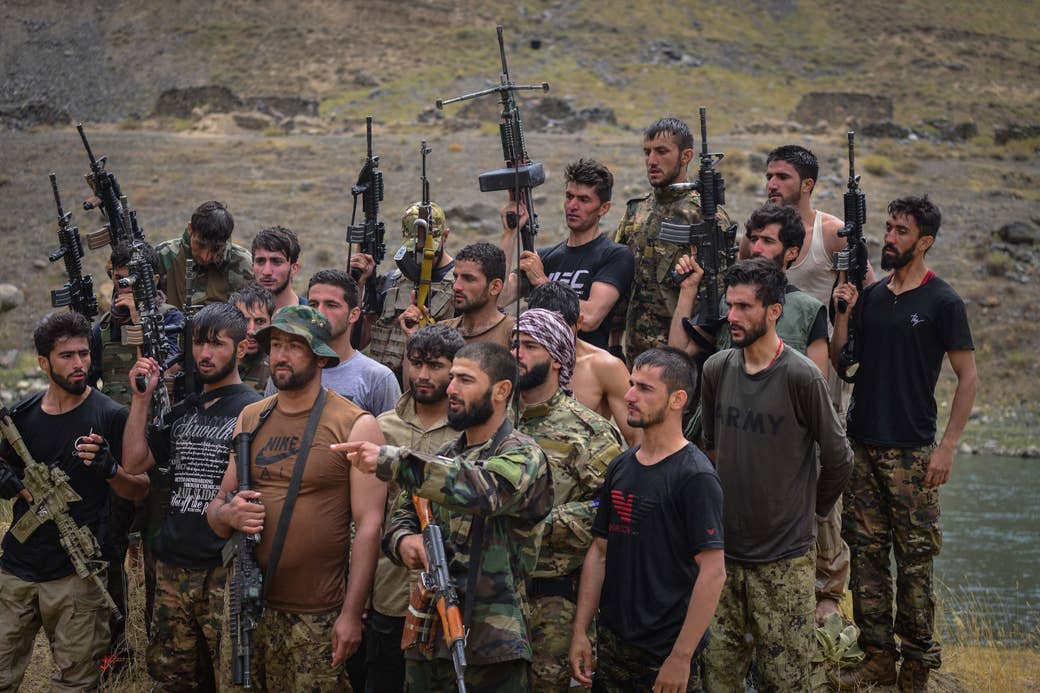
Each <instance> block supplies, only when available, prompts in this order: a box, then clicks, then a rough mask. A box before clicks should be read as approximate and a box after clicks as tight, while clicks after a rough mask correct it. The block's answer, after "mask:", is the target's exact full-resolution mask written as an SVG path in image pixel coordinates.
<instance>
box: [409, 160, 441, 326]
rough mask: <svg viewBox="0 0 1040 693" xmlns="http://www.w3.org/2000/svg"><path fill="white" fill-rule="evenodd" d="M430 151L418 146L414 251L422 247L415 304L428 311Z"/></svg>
mask: <svg viewBox="0 0 1040 693" xmlns="http://www.w3.org/2000/svg"><path fill="white" fill-rule="evenodd" d="M431 151H432V150H431V149H430V148H429V147H427V146H426V140H423V141H422V144H421V145H419V155H420V156H421V157H422V202H420V203H419V218H418V219H416V220H415V223H414V224H413V228H414V229H415V245H416V249H418V247H419V246H420V245H422V249H423V251H422V252H423V254H422V263H421V265H420V267H419V285H418V286H417V287H416V290H415V304H416V305H417V306H422V307H424V308H427V309H429V307H430V285H431V283H432V281H433V260H434V256H435V255H436V254H437V249H436V247H435V241H434V238H433V207H432V206H431V203H430V181H429V179H428V178H427V177H426V155H427V154H429V153H430V152H431ZM433 323H434V320H433V317H432V316H430V315H429V313H428V312H427V314H426V315H425V316H424V317H423V318H422V319H421V320H420V321H419V327H424V326H426V325H432V324H433Z"/></svg>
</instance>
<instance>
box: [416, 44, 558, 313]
mask: <svg viewBox="0 0 1040 693" xmlns="http://www.w3.org/2000/svg"><path fill="white" fill-rule="evenodd" d="M496 31H497V32H498V51H499V55H500V56H501V59H502V74H501V76H500V78H499V85H498V86H497V87H491V88H490V89H484V90H482V91H477V92H473V93H472V94H464V95H463V96H457V97H455V98H453V99H444V100H438V101H437V108H444V106H445V105H447V104H450V103H456V102H458V101H467V100H469V99H475V98H478V97H480V96H486V95H488V94H498V96H499V97H500V98H501V100H502V122H501V123H499V126H498V129H499V134H500V135H501V137H502V156H503V158H504V159H505V162H506V168H502V169H497V170H495V171H488V172H486V173H482V174H480V177H479V178H478V182H479V184H480V191H481V192H494V191H498V190H508V191H509V196H510V199H511V200H513V201H514V202H516V203H517V205H518V206H521V207H522V208H523V209H525V210H526V211H527V219H526V220H521V218H520V217H518V216H517V215H516V214H515V213H512V214H509V215H507V219H506V225H507V226H508V227H509V228H511V229H515V228H517V226H518V225H519V226H520V229H519V231H520V234H519V239H518V243H519V245H520V248H519V250H518V251H517V258H519V256H520V253H521V252H522V251H524V250H527V251H532V252H533V251H534V237H535V235H537V233H538V215H537V214H536V213H535V211H534V199H533V196H532V194H531V190H532V189H533V188H536V187H538V186H539V185H541V184H542V183H544V182H545V171H544V170H543V169H542V165H541V164H540V163H532V162H531V160H530V158H529V157H528V155H527V143H526V141H525V140H524V128H523V123H522V122H521V120H520V109H519V108H518V107H517V105H516V95H515V93H516V92H518V91H521V90H525V89H540V90H541V91H549V83H548V82H542V83H541V84H515V83H514V82H513V81H512V79H511V78H510V77H509V66H508V65H507V63H506V48H505V41H504V39H503V35H502V27H501V26H499V27H497V28H496ZM530 288H531V285H530V281H529V280H528V279H527V275H525V274H524V273H522V272H521V274H520V292H519V294H518V297H519V296H526V295H527V292H528V291H529V290H530Z"/></svg>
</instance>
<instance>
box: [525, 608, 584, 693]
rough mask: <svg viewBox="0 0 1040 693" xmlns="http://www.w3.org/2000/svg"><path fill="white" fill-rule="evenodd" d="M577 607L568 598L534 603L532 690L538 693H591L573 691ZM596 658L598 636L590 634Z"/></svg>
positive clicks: (532, 616)
mask: <svg viewBox="0 0 1040 693" xmlns="http://www.w3.org/2000/svg"><path fill="white" fill-rule="evenodd" d="M576 610H577V606H576V605H575V604H574V602H572V601H571V600H569V599H567V598H566V597H535V598H534V599H532V600H531V649H532V650H533V652H534V654H533V655H532V657H531V690H532V691H534V693H553V692H554V691H568V690H578V691H583V690H587V689H585V688H577V687H575V688H574V689H571V688H570V685H571V664H570V661H569V659H568V655H570V649H571V624H572V623H573V622H574V612H575V611H576ZM589 640H590V641H591V642H592V655H593V658H595V656H596V634H595V632H590V634H589Z"/></svg>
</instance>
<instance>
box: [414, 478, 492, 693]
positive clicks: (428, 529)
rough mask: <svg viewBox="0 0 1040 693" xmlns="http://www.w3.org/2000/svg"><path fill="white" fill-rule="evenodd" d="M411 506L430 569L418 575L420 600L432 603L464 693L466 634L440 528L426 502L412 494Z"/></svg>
mask: <svg viewBox="0 0 1040 693" xmlns="http://www.w3.org/2000/svg"><path fill="white" fill-rule="evenodd" d="M412 504H413V505H415V512H416V514H417V515H418V516H419V526H420V527H422V537H423V548H425V549H426V561H427V563H429V566H430V569H429V570H426V571H423V572H422V573H421V574H420V575H419V588H420V590H421V591H422V592H423V593H424V597H425V598H427V599H431V600H433V602H434V604H436V606H437V614H438V616H439V617H440V621H441V629H442V630H443V631H444V643H445V644H446V645H447V646H448V650H449V651H450V652H451V663H452V666H454V667H455V681H456V683H457V684H458V687H459V693H466V631H465V629H464V628H463V624H462V610H461V609H460V604H461V601H460V600H459V593H458V592H457V591H456V590H455V583H454V582H452V580H451V574H450V573H449V572H448V557H447V555H446V554H445V552H444V538H443V536H441V528H440V525H438V524H437V520H436V518H435V517H434V516H433V508H431V507H430V501H428V500H427V499H425V498H420V497H419V496H417V495H414V494H413V495H412ZM466 598H467V599H476V595H473V594H469V595H466Z"/></svg>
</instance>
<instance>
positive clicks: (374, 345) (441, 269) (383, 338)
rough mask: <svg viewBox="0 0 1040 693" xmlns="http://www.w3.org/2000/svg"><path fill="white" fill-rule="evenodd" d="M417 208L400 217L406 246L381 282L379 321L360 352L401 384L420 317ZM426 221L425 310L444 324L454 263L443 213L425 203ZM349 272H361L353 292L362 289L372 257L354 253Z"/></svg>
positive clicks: (451, 305) (450, 301) (371, 269)
mask: <svg viewBox="0 0 1040 693" xmlns="http://www.w3.org/2000/svg"><path fill="white" fill-rule="evenodd" d="M419 206H420V203H419V202H416V203H414V204H412V205H411V206H409V207H408V209H406V210H405V211H404V215H403V216H402V217H401V233H402V235H403V236H404V238H405V242H404V245H402V246H401V248H400V249H399V250H398V251H397V253H396V254H395V255H394V261H395V262H396V263H397V267H396V268H395V269H393V270H392V271H391V272H390V273H389V274H387V275H386V276H385V277H383V278H382V279H381V281H380V295H379V302H378V305H379V306H380V311H379V314H378V315H375V316H372V317H373V318H374V320H373V323H372V331H371V332H372V334H371V338H370V340H369V342H368V344H367V345H366V346H365V353H366V354H368V355H369V356H371V357H372V358H374V359H375V360H376V361H378V362H379V363H381V364H383V365H384V366H386V367H387V368H389V369H390V370H392V371H393V372H394V375H396V376H397V377H398V379H401V378H402V369H403V363H402V361H406V360H407V355H406V354H405V342H407V341H408V338H409V337H411V336H412V335H413V334H414V333H415V330H416V329H418V326H419V319H420V316H421V315H422V312H423V311H422V310H421V309H420V308H419V307H418V306H416V305H414V304H415V301H416V294H415V292H416V291H417V287H418V284H419V275H420V272H421V270H422V260H423V253H422V251H423V247H422V246H421V245H418V234H417V233H416V229H415V222H416V221H417V220H418V219H419ZM430 216H431V221H432V224H431V229H430V232H431V234H432V236H433V240H434V243H435V250H434V256H433V271H432V274H431V276H430V296H429V306H428V307H424V308H426V312H427V313H428V314H429V315H430V317H432V318H433V319H434V320H446V319H448V318H450V317H452V316H453V315H454V314H455V310H454V300H453V295H452V287H453V285H454V284H455V275H454V269H455V258H453V257H452V256H451V255H450V254H449V253H448V251H447V249H446V247H445V243H446V242H447V240H448V235H449V234H450V233H451V229H449V228H448V221H447V219H446V218H445V216H444V210H443V209H441V207H440V205H438V204H437V203H435V202H431V203H430ZM350 266H351V269H353V268H357V269H358V270H359V271H360V272H361V276H360V277H359V278H358V286H362V287H363V286H366V285H367V283H368V278H369V276H370V275H371V274H372V272H374V271H375V262H374V261H373V260H372V256H371V255H367V254H365V253H354V254H353V255H351V257H350ZM406 312H407V315H405V313H406ZM401 382H402V383H403V382H404V380H401Z"/></svg>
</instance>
